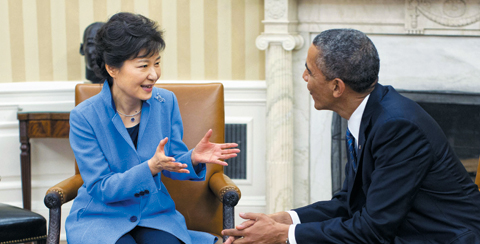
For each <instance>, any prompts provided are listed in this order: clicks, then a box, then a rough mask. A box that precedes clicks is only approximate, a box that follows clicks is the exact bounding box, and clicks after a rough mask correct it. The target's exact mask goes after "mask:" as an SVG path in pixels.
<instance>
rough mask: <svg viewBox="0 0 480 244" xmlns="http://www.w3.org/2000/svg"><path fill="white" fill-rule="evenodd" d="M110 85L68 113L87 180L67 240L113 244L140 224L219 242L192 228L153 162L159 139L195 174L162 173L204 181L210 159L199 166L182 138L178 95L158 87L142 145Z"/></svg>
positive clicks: (148, 105)
mask: <svg viewBox="0 0 480 244" xmlns="http://www.w3.org/2000/svg"><path fill="white" fill-rule="evenodd" d="M113 106H114V105H113V100H112V95H111V92H110V87H109V86H108V83H106V82H105V84H104V85H103V89H102V91H101V92H100V93H99V94H98V95H96V96H93V97H92V98H90V99H87V100H85V101H84V102H82V103H80V104H79V105H78V106H76V107H75V108H74V109H73V110H72V111H71V113H70V144H71V147H72V149H73V152H74V154H75V158H76V160H77V164H78V168H79V170H80V174H81V176H82V179H83V181H84V183H83V185H82V187H80V189H79V190H78V195H77V197H76V198H75V200H74V202H73V205H72V209H71V211H70V214H69V216H68V217H67V220H66V223H65V229H66V232H67V241H68V243H69V244H76V243H79V244H88V243H95V244H96V243H106V244H108V243H115V242H116V241H117V240H118V239H119V238H120V237H121V236H122V235H124V234H125V233H127V232H129V231H130V230H132V229H133V228H134V227H135V226H137V225H138V226H144V227H149V228H153V229H159V230H163V231H166V232H169V233H171V234H173V235H175V236H176V237H177V238H178V239H180V240H182V241H183V242H184V243H186V244H190V243H195V244H199V243H200V244H203V243H205V244H213V243H215V241H216V240H215V239H216V237H214V236H213V235H210V234H207V233H202V232H196V231H190V230H187V227H186V224H185V219H184V217H183V216H182V215H181V214H180V213H179V212H178V211H176V210H175V204H174V202H173V200H172V198H171V197H170V195H169V193H168V191H167V189H166V188H165V186H164V185H163V183H162V181H161V179H160V177H161V174H158V175H156V176H155V177H153V176H152V173H151V171H150V168H149V167H148V164H147V161H148V160H149V159H150V158H151V157H152V156H153V155H154V153H155V151H156V148H157V146H158V144H159V142H160V140H161V139H163V138H165V137H168V138H169V141H168V143H167V144H166V145H165V154H166V155H167V156H172V157H175V159H176V161H177V162H182V163H185V164H187V165H188V168H187V169H188V170H189V171H190V173H189V174H185V173H171V172H168V171H163V172H162V173H163V174H164V175H165V176H168V177H170V178H172V179H176V180H194V181H202V180H204V178H205V173H206V167H205V164H198V165H197V167H195V168H193V166H192V164H191V153H192V150H190V151H189V150H188V149H187V147H186V145H185V144H184V143H183V142H182V137H183V125H182V119H181V117H180V111H179V109H178V104H177V99H176V97H175V95H174V94H173V93H172V92H170V91H167V90H164V89H160V88H156V87H154V88H153V91H152V97H151V98H150V99H149V100H147V101H145V102H144V103H143V106H142V116H141V119H140V128H139V134H138V143H137V149H135V146H134V145H133V143H132V140H131V138H130V136H129V134H128V132H127V130H126V128H125V126H124V124H123V122H122V119H121V118H120V117H119V115H118V114H117V113H116V111H115V109H114V107H113Z"/></svg>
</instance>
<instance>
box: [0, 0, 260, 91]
mask: <svg viewBox="0 0 480 244" xmlns="http://www.w3.org/2000/svg"><path fill="white" fill-rule="evenodd" d="M263 5H264V1H263V0H235V1H233V0H168V1H162V0H95V1H94V0H82V1H80V0H20V1H19V0H0V30H1V31H2V36H1V37H0V44H1V45H0V50H1V52H0V64H1V65H0V73H1V77H2V79H1V80H0V83H6V82H24V81H78V80H84V79H85V71H84V70H85V62H84V60H83V56H81V55H80V54H79V52H78V49H79V47H80V43H81V42H82V41H83V30H84V29H85V28H86V27H87V26H88V25H89V24H91V23H93V22H96V21H102V22H104V21H107V20H108V18H109V17H110V16H111V15H113V14H115V13H118V12H120V11H131V12H137V13H141V14H143V15H145V16H147V17H149V18H151V19H153V20H155V21H157V22H158V23H159V24H160V28H161V29H163V30H165V40H166V43H167V46H166V50H165V52H164V53H163V54H162V68H163V70H162V71H163V75H162V78H161V79H169V80H177V79H178V80H205V79H208V80H220V79H221V80H264V79H265V75H264V73H265V72H264V63H265V56H264V52H262V51H260V50H258V49H257V48H256V47H255V39H256V37H257V36H258V35H260V34H261V32H262V31H263V24H262V23H261V21H262V20H263V12H264V6H263ZM3 33H5V34H3Z"/></svg>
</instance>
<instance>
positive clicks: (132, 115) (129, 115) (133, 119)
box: [117, 109, 142, 122]
mask: <svg viewBox="0 0 480 244" xmlns="http://www.w3.org/2000/svg"><path fill="white" fill-rule="evenodd" d="M141 112H142V110H141V109H140V111H138V112H136V113H134V114H123V113H120V111H118V110H117V113H119V114H120V115H123V116H125V117H132V118H131V119H130V121H132V122H134V121H135V116H136V115H137V114H139V113H141Z"/></svg>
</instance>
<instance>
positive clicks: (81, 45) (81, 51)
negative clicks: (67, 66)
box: [80, 43, 85, 56]
mask: <svg viewBox="0 0 480 244" xmlns="http://www.w3.org/2000/svg"><path fill="white" fill-rule="evenodd" d="M80 54H81V55H82V56H84V55H85V52H83V43H80Z"/></svg>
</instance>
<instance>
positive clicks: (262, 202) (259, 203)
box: [237, 196, 267, 207]
mask: <svg viewBox="0 0 480 244" xmlns="http://www.w3.org/2000/svg"><path fill="white" fill-rule="evenodd" d="M265 206H267V201H266V197H265V196H242V197H241V198H240V201H239V202H238V204H237V207H265Z"/></svg>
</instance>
